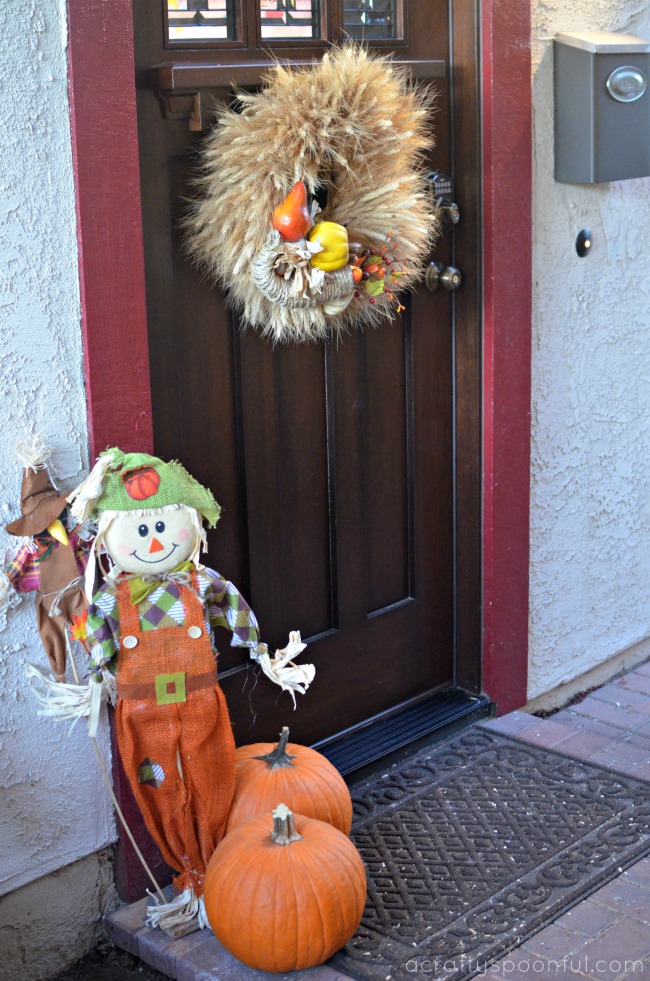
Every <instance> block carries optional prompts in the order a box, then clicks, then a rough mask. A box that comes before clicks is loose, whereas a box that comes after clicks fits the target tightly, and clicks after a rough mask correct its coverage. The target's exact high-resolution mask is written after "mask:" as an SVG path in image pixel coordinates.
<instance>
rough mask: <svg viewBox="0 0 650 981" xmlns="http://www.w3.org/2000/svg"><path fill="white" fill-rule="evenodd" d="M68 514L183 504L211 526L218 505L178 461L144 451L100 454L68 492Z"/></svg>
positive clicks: (80, 515)
mask: <svg viewBox="0 0 650 981" xmlns="http://www.w3.org/2000/svg"><path fill="white" fill-rule="evenodd" d="M68 500H70V501H73V502H74V503H73V505H72V514H73V515H74V516H75V518H77V520H78V521H83V520H85V519H86V518H88V517H90V515H91V514H96V515H97V514H101V513H102V512H104V511H112V512H119V511H150V510H158V509H169V508H174V507H179V506H181V505H185V506H186V507H190V508H194V509H195V510H196V511H198V512H199V513H200V514H201V515H202V516H203V518H204V519H205V520H206V522H207V523H208V526H209V527H210V528H213V527H214V526H215V525H216V523H217V521H218V520H219V514H220V511H221V508H220V507H219V505H218V504H217V502H216V501H215V499H214V497H213V496H212V493H211V492H210V491H209V490H208V489H207V488H206V487H203V485H202V484H200V483H199V482H198V480H195V479H194V477H191V476H190V474H189V473H188V472H187V470H186V469H185V467H184V466H183V465H182V464H181V463H179V462H178V460H171V461H169V462H168V463H166V462H164V461H163V460H161V459H159V458H158V457H157V456H150V455H149V454H148V453H123V452H122V450H120V449H118V448H117V447H113V448H112V449H109V450H105V451H104V453H101V454H100V456H99V458H98V460H97V463H96V464H95V466H94V467H93V469H92V470H91V472H90V474H89V476H88V477H87V478H86V479H85V480H84V481H83V482H82V483H81V484H80V485H79V487H77V488H76V489H75V490H74V491H73V492H72V493H71V494H70V495H69V498H68Z"/></svg>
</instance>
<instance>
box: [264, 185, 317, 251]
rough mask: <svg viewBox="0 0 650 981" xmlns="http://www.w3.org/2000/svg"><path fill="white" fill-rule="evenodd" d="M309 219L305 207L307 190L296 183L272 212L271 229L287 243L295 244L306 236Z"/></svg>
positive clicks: (307, 210) (307, 209) (309, 223)
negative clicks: (277, 232) (276, 231)
mask: <svg viewBox="0 0 650 981" xmlns="http://www.w3.org/2000/svg"><path fill="white" fill-rule="evenodd" d="M310 225H311V218H310V217H309V208H308V207H307V188H306V187H305V182H304V181H296V183H295V184H294V185H293V187H292V188H291V190H290V191H289V193H288V194H287V196H286V198H285V199H284V201H283V202H282V204H279V205H278V206H277V208H276V209H275V210H274V212H273V227H274V228H275V229H277V230H278V231H279V232H280V235H281V236H282V238H283V239H285V240H286V241H287V242H297V241H299V239H301V238H304V237H305V235H306V234H307V231H308V229H309V226H310Z"/></svg>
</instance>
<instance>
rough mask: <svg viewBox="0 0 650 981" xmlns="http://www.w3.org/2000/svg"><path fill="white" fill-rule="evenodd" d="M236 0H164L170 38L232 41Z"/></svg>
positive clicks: (178, 39)
mask: <svg viewBox="0 0 650 981" xmlns="http://www.w3.org/2000/svg"><path fill="white" fill-rule="evenodd" d="M235 2H236V0H167V25H168V26H167V30H168V38H169V40H170V41H193V42H199V43H200V42H201V41H234V40H235V39H236V36H237V35H236V17H235Z"/></svg>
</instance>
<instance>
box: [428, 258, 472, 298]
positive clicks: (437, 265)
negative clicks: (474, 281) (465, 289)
mask: <svg viewBox="0 0 650 981" xmlns="http://www.w3.org/2000/svg"><path fill="white" fill-rule="evenodd" d="M462 282H463V274H462V273H461V271H460V269H456V267H455V266H445V264H444V263H443V262H436V261H435V260H434V261H433V262H430V263H429V265H428V266H427V271H426V272H425V274H424V285H425V286H426V288H427V289H428V290H429V292H430V293H435V291H436V290H437V289H440V287H442V289H443V290H448V291H449V292H450V293H453V292H454V290H457V289H458V287H459V286H460V285H461V283H462Z"/></svg>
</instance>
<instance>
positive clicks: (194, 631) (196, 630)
mask: <svg viewBox="0 0 650 981" xmlns="http://www.w3.org/2000/svg"><path fill="white" fill-rule="evenodd" d="M187 633H188V636H189V637H191V638H192V640H196V639H197V638H198V637H200V636H201V635H202V633H203V631H202V630H201V628H200V627H197V626H194V627H190V629H189V630H188V631H187Z"/></svg>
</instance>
